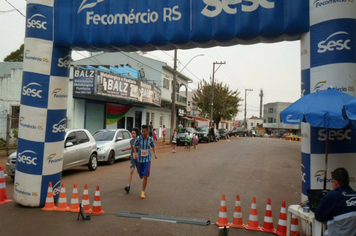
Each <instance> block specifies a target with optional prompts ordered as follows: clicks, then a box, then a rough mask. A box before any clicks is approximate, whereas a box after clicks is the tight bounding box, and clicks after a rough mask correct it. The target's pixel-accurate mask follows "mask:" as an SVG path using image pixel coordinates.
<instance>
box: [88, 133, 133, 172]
mask: <svg viewBox="0 0 356 236" xmlns="http://www.w3.org/2000/svg"><path fill="white" fill-rule="evenodd" d="M93 137H94V139H95V141H96V144H97V146H98V161H100V162H104V161H105V162H107V163H108V164H109V165H112V164H114V163H115V160H118V159H120V158H125V157H130V156H131V150H127V151H122V149H124V148H128V147H131V146H130V140H131V139H132V136H131V133H130V132H129V131H128V130H127V129H101V130H97V131H96V132H95V133H94V134H93Z"/></svg>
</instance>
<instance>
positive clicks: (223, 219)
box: [216, 194, 230, 227]
mask: <svg viewBox="0 0 356 236" xmlns="http://www.w3.org/2000/svg"><path fill="white" fill-rule="evenodd" d="M216 225H217V226H220V227H223V226H230V224H229V221H228V219H227V212H226V202H225V194H223V195H222V198H221V204H220V211H219V219H218V222H216Z"/></svg>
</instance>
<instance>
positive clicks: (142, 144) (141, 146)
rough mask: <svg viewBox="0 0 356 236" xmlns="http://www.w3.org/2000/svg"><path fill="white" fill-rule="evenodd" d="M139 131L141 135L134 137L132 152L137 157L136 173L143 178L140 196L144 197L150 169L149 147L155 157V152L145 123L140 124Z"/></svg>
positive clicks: (153, 143)
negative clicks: (140, 129)
mask: <svg viewBox="0 0 356 236" xmlns="http://www.w3.org/2000/svg"><path fill="white" fill-rule="evenodd" d="M141 133H142V135H140V136H139V137H137V138H136V141H135V146H134V152H135V159H137V169H138V173H139V175H140V178H141V179H143V182H142V192H141V198H142V199H144V198H145V190H146V186H147V180H148V177H149V176H150V169H151V148H152V149H153V153H154V155H155V159H157V154H156V145H155V142H154V140H153V138H152V137H151V136H148V127H147V125H143V126H142V131H141Z"/></svg>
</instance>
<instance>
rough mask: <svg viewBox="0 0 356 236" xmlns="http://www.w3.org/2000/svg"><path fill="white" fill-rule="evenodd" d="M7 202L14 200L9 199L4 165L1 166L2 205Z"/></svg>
mask: <svg viewBox="0 0 356 236" xmlns="http://www.w3.org/2000/svg"><path fill="white" fill-rule="evenodd" d="M7 202H12V200H10V199H7V192H6V183H5V175H4V167H2V166H0V205H1V204H5V203H7Z"/></svg>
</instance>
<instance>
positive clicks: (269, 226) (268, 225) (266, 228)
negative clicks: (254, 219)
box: [261, 198, 276, 233]
mask: <svg viewBox="0 0 356 236" xmlns="http://www.w3.org/2000/svg"><path fill="white" fill-rule="evenodd" d="M261 231H263V232H268V233H275V232H276V230H275V229H274V228H273V218H272V205H271V199H269V198H268V200H267V206H266V214H265V219H264V221H263V227H262V229H261Z"/></svg>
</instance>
